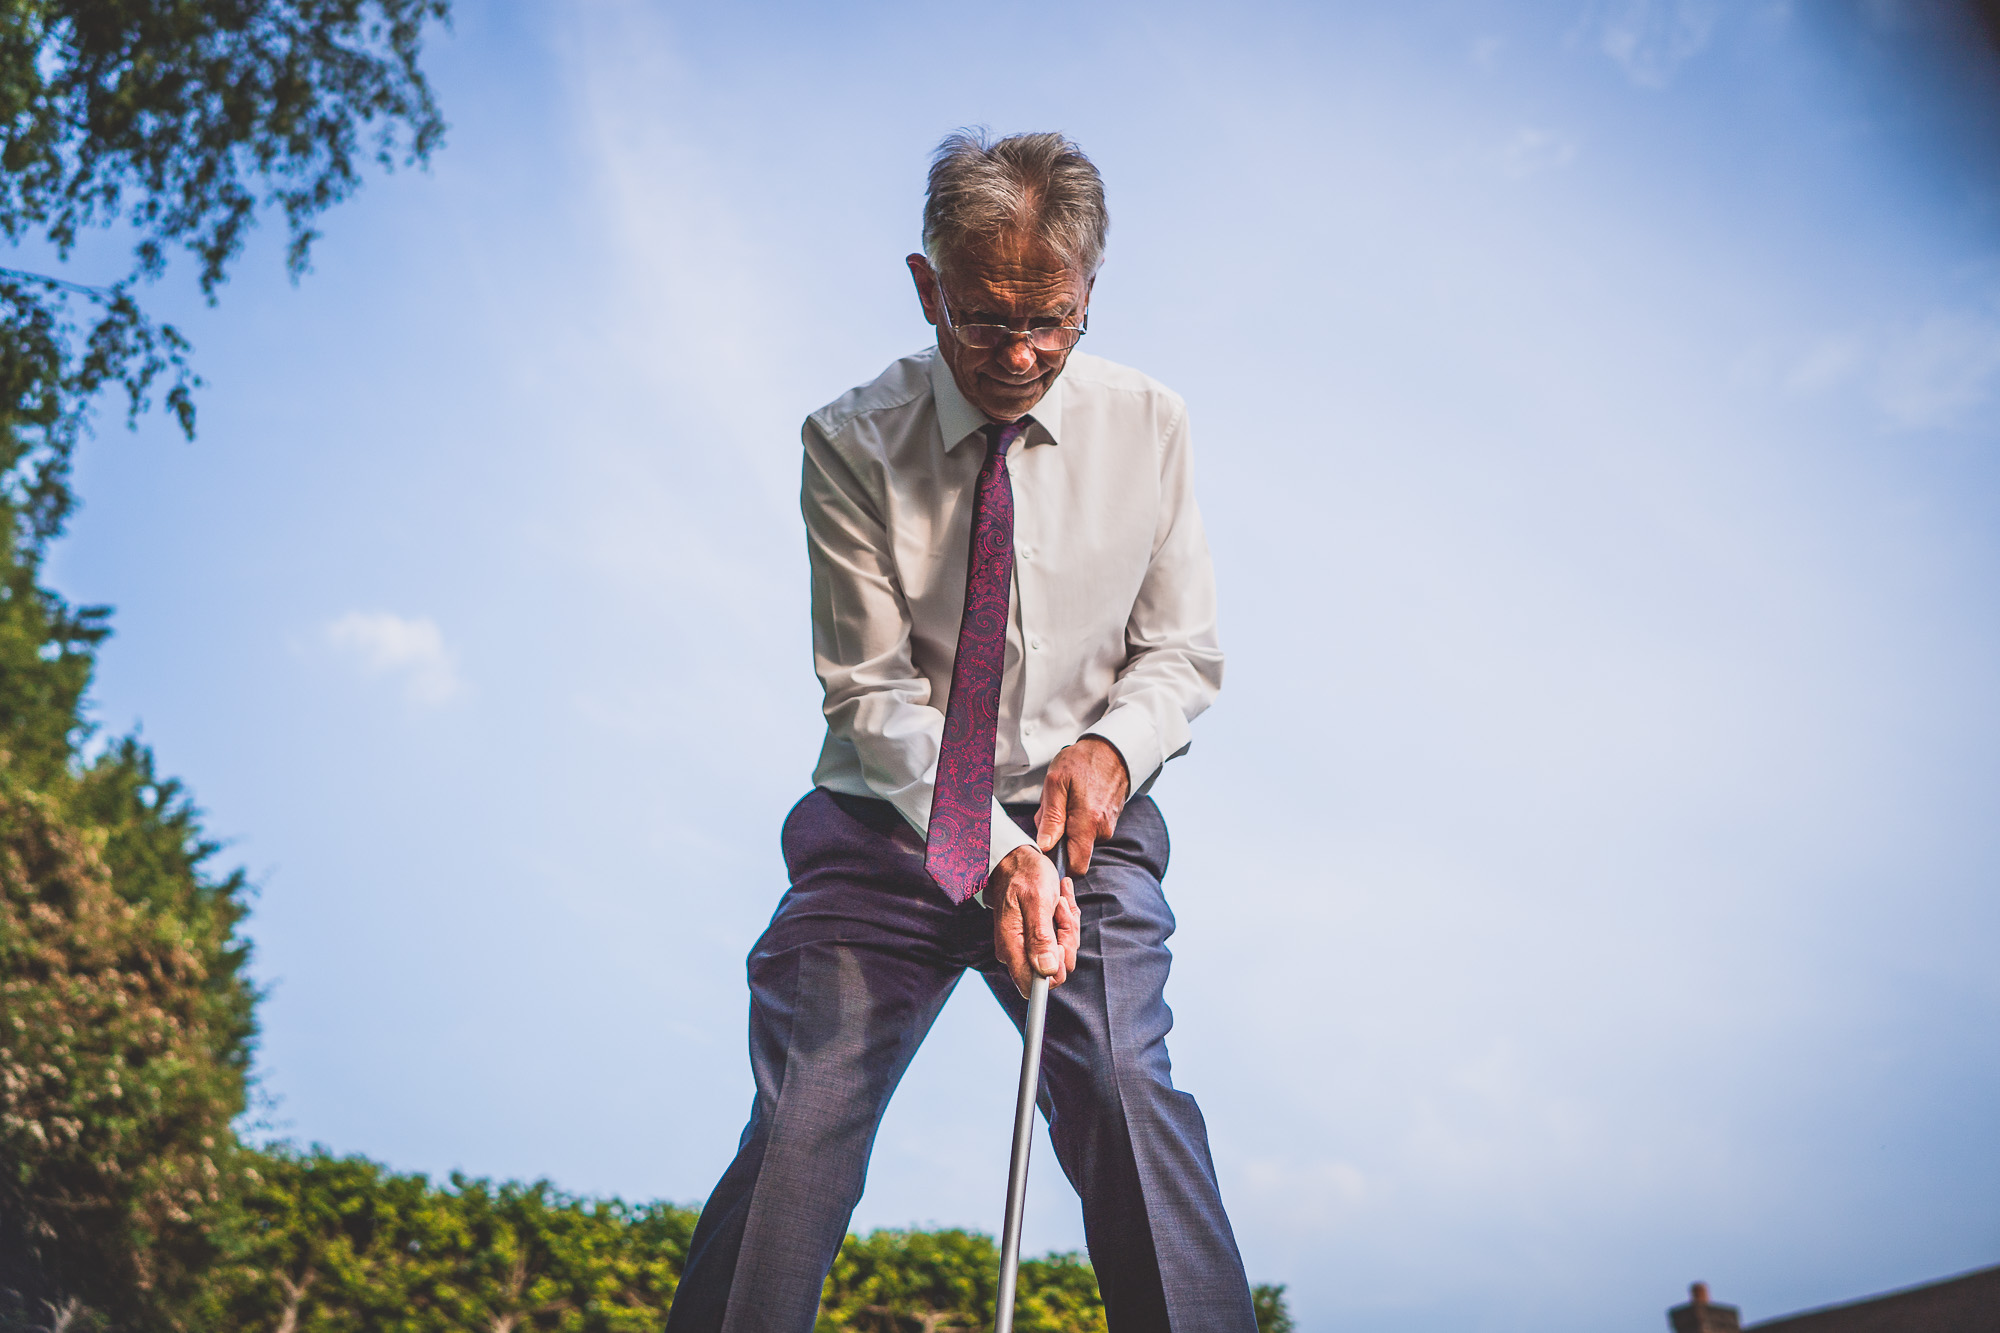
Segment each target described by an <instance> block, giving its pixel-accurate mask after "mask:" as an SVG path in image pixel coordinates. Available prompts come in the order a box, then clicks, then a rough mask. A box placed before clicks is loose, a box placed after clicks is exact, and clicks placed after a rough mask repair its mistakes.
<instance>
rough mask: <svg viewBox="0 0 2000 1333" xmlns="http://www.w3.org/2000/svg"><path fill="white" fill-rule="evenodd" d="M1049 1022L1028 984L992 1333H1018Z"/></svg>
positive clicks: (1064, 859)
mask: <svg viewBox="0 0 2000 1333" xmlns="http://www.w3.org/2000/svg"><path fill="white" fill-rule="evenodd" d="M1067 851H1068V848H1067V847H1066V846H1064V845H1063V844H1061V843H1057V844H1056V857H1055V860H1056V878H1057V879H1058V880H1061V879H1062V878H1064V877H1065V876H1067V875H1068V874H1069V857H1068V856H1067V855H1065V853H1066V852H1067ZM1048 1018H1049V979H1048V978H1047V977H1041V976H1038V977H1036V978H1035V979H1034V980H1033V981H1031V982H1029V983H1028V1021H1027V1022H1026V1023H1024V1024H1023V1025H1022V1027H1021V1090H1020V1092H1019V1093H1017V1094H1016V1095H1015V1098H1014V1155H1013V1157H1012V1158H1010V1159H1009V1160H1008V1163H1007V1217H1006V1220H1005V1222H1004V1223H1003V1224H1002V1226H1001V1228H1000V1290H999V1292H998V1297H999V1300H998V1304H997V1306H996V1308H995V1310H994V1315H993V1333H1014V1288H1015V1286H1016V1285H1017V1284H1018V1283H1019V1282H1020V1278H1021V1212H1022V1210H1023V1209H1024V1208H1025V1207H1026V1206H1027V1203H1028V1150H1029V1149H1030V1148H1032V1147H1033V1146H1034V1142H1035V1094H1036V1093H1037V1092H1038V1091H1039V1090H1040V1089H1041V1086H1042V1029H1043V1028H1044V1027H1045V1026H1047V1024H1048Z"/></svg>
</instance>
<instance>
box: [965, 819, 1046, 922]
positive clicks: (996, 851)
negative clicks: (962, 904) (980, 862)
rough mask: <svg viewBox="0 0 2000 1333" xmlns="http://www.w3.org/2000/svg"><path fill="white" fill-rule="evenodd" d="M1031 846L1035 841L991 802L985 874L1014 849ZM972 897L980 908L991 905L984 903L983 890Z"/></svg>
mask: <svg viewBox="0 0 2000 1333" xmlns="http://www.w3.org/2000/svg"><path fill="white" fill-rule="evenodd" d="M1033 846H1035V840H1034V839H1033V838H1032V837H1030V836H1028V835H1027V834H1025V833H1023V832H1021V826H1020V825H1019V824H1016V823H1015V822H1014V818H1013V816H1011V815H1009V814H1008V813H1007V811H1006V810H1005V809H1004V808H1003V807H1002V806H1001V804H1000V802H999V801H998V800H995V801H994V802H993V845H992V847H991V849H990V850H989V851H988V852H987V856H986V873H987V874H988V875H989V876H990V875H991V874H992V873H993V872H994V871H995V870H996V869H998V868H999V865H1000V863H1001V862H1002V861H1004V860H1006V859H1007V853H1009V852H1011V851H1013V850H1014V849H1015V848H1016V847H1033ZM972 896H973V898H975V899H976V900H977V901H978V903H979V905H980V906H981V907H988V906H990V905H991V904H989V903H988V902H987V901H986V890H985V889H981V890H980V891H979V892H978V893H975V894H973V895H972Z"/></svg>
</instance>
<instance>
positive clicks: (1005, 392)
mask: <svg viewBox="0 0 2000 1333" xmlns="http://www.w3.org/2000/svg"><path fill="white" fill-rule="evenodd" d="M981 387H982V388H983V389H984V390H985V392H983V393H982V394H980V398H981V399H982V400H983V401H982V402H981V403H980V404H979V408H980V410H981V411H982V412H984V413H986V415H987V416H989V417H994V418H996V419H998V420H1001V421H1012V420H1013V419H1014V418H1016V417H1020V416H1025V415H1027V413H1028V412H1029V410H1030V409H1032V408H1033V407H1034V405H1035V404H1036V403H1039V402H1041V401H1042V395H1043V394H1045V393H1047V392H1048V387H1049V386H1048V383H1047V381H1045V380H1039V379H1037V380H1030V381H1028V382H1027V383H1026V384H1019V385H1015V384H1003V383H1000V382H998V381H996V380H987V381H985V382H984V384H983V385H981Z"/></svg>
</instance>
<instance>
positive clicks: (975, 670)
mask: <svg viewBox="0 0 2000 1333" xmlns="http://www.w3.org/2000/svg"><path fill="white" fill-rule="evenodd" d="M1023 429H1025V426H1024V424H1023V423H1021V422H1016V423H1015V424H1013V425H1011V426H987V427H986V428H985V430H986V465H985V466H984V467H982V468H980V469H979V489H978V491H977V493H976V494H975V495H974V497H973V501H972V552H971V557H970V560H969V562H968V565H967V569H966V575H965V618H964V619H962V620H961V621H959V623H958V654H957V656H956V657H954V658H953V659H952V663H951V699H950V700H949V701H948V702H947V703H946V704H945V710H944V744H943V745H942V747H941V748H940V749H939V750H938V765H937V786H936V788H935V789H934V791H933V792H932V795H931V826H930V834H929V837H928V838H926V840H925V846H924V869H926V870H928V871H929V872H930V875H931V878H932V879H934V880H936V881H937V882H938V887H939V888H941V889H943V890H944V891H945V893H946V894H947V895H948V896H949V897H950V898H951V900H952V901H953V902H955V903H962V902H964V901H965V900H966V899H968V898H970V897H971V896H972V895H973V894H975V893H977V892H979V891H980V890H981V889H983V888H985V887H986V863H987V860H988V858H989V856H990V854H991V851H992V846H993V742H994V736H995V733H996V732H997V731H998V729H999V726H1000V673H1001V672H1002V670H1004V669H1005V667H1006V664H1007V593H1008V590H1009V588H1010V587H1012V585H1013V582H1014V485H1013V483H1012V482H1011V481H1009V480H1008V478H1007V447H1008V446H1009V445H1011V444H1012V443H1013V442H1014V440H1015V438H1016V437H1017V436H1019V435H1020V433H1021V432H1022V430H1023Z"/></svg>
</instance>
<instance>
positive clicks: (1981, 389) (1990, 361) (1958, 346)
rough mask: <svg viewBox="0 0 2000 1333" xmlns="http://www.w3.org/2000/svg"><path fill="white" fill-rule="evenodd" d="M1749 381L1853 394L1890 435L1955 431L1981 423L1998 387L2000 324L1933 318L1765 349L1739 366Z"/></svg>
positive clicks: (1975, 316)
mask: <svg viewBox="0 0 2000 1333" xmlns="http://www.w3.org/2000/svg"><path fill="white" fill-rule="evenodd" d="M1739 370H1740V373H1742V374H1743V375H1744V376H1745V377H1746V378H1747V379H1748V380H1750V381H1751V382H1754V383H1762V384H1765V385H1767V386H1771V387H1775V388H1778V389H1782V390H1783V391H1785V392H1786V393H1790V394H1796V395H1799V396H1802V397H1815V396H1819V395H1823V394H1828V393H1832V392H1836V391H1839V390H1842V389H1848V390H1849V391H1851V392H1858V393H1859V394H1860V395H1861V401H1862V402H1863V403H1864V404H1866V405H1867V406H1868V407H1870V408H1872V409H1873V412H1874V415H1875V416H1876V419H1877V420H1878V421H1880V422H1881V423H1882V424H1883V425H1886V426H1888V427H1889V428H1890V429H1892V430H1906V431H1915V430H1951V429H1956V428H1959V427H1963V426H1966V425H1968V424H1970V423H1971V422H1973V421H1975V420H1976V419H1977V418H1978V416H1979V412H1980V410H1981V409H1982V408H1984V407H1986V406H1987V405H1988V404H1990V403H1991V402H1992V401H1993V396H1994V390H1995V388H1996V387H2000V317H1996V316H1995V315H1993V314H1990V313H1987V312H1985V311H1981V310H1978V309H1966V308H1959V309H1945V310H1933V311H1931V312H1929V313H1928V314H1925V315H1922V316H1920V317H1917V318H1914V319H1908V320H1904V321H1899V322H1897V323H1893V324H1892V323H1887V322H1883V323H1878V324H1876V325H1875V326H1874V327H1873V328H1867V327H1866V326H1863V327H1861V328H1850V329H1846V330H1841V331H1838V332H1830V333H1826V334H1822V335H1820V336H1818V337H1815V338H1812V339H1810V340H1809V341H1807V342H1806V343H1805V344H1804V345H1802V346H1800V345H1793V346H1791V347H1785V346H1784V345H1782V344H1779V345H1775V346H1774V345H1769V344H1767V345H1764V346H1761V347H1758V348H1755V349H1753V350H1752V351H1751V352H1750V353H1749V354H1748V355H1746V356H1745V357H1744V359H1743V360H1742V362H1741V363H1740V366H1739Z"/></svg>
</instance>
